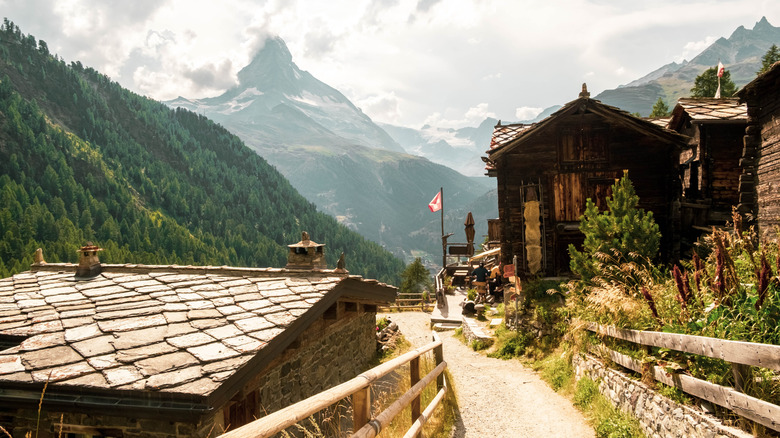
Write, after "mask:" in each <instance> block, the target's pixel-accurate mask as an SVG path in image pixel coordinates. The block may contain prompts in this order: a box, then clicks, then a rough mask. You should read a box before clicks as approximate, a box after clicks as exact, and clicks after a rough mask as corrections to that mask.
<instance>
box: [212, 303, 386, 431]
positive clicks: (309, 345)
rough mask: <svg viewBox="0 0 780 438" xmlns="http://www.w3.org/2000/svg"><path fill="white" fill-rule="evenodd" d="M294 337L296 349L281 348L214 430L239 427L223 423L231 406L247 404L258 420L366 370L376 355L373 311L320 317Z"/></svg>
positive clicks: (226, 420)
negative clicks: (283, 349) (296, 337)
mask: <svg viewBox="0 0 780 438" xmlns="http://www.w3.org/2000/svg"><path fill="white" fill-rule="evenodd" d="M361 307H362V306H361ZM299 339H300V344H299V345H298V346H296V348H289V349H288V350H287V351H285V353H284V354H282V355H281V356H280V357H279V358H278V359H276V360H275V361H274V362H273V363H271V364H270V365H269V366H268V367H267V371H265V372H263V373H261V374H260V375H258V376H257V377H256V378H254V379H252V381H250V382H249V383H248V384H247V385H246V387H244V388H243V390H242V391H241V392H240V393H239V394H238V395H237V396H236V397H235V398H234V400H233V402H231V403H229V404H228V406H225V407H224V408H223V409H222V410H221V411H222V414H221V415H220V414H217V417H218V418H216V420H215V421H216V423H217V425H218V428H219V429H220V430H222V428H224V427H227V426H230V428H231V429H232V428H235V427H236V426H238V425H239V424H237V422H235V421H229V417H230V409H231V405H232V406H236V405H244V406H247V407H248V408H249V409H250V410H253V411H254V412H250V414H249V416H250V417H256V418H260V417H262V416H264V415H266V414H269V413H271V412H274V411H277V410H279V409H281V408H283V407H285V406H289V405H291V404H293V403H296V402H298V401H301V400H303V399H305V398H308V397H310V396H312V395H314V394H317V393H319V392H322V391H324V390H326V389H328V388H331V387H333V386H336V385H337V384H339V383H342V382H345V381H347V380H349V379H352V378H354V377H355V376H357V375H358V374H360V373H361V372H363V371H365V370H367V369H368V367H369V364H370V362H371V360H372V359H373V358H374V356H375V353H376V313H375V312H363V311H362V310H361V311H360V312H347V313H346V314H345V316H343V317H342V318H341V319H339V320H338V321H334V322H328V321H327V320H322V319H321V320H320V321H318V322H317V323H315V324H313V325H312V326H311V327H309V328H308V329H307V330H306V331H305V332H304V333H303V334H302V335H301V337H300V338H299ZM247 400H254V402H250V403H247ZM252 403H254V404H256V406H255V407H251V406H250V405H251V404H252ZM219 417H221V418H219Z"/></svg>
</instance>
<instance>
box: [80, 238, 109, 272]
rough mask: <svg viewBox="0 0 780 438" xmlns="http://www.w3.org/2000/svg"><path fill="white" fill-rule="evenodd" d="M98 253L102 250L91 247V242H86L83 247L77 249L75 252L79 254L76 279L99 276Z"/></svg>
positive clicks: (100, 269)
mask: <svg viewBox="0 0 780 438" xmlns="http://www.w3.org/2000/svg"><path fill="white" fill-rule="evenodd" d="M98 251H103V248H99V247H98V246H96V245H93V244H92V242H87V244H86V245H85V246H82V247H81V248H79V250H78V251H77V252H78V253H79V267H78V268H76V277H83V278H88V277H94V276H96V275H98V274H100V272H101V271H102V268H101V266H100V260H99V259H98V256H97V253H98Z"/></svg>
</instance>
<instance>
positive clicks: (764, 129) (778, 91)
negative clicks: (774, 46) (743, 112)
mask: <svg viewBox="0 0 780 438" xmlns="http://www.w3.org/2000/svg"><path fill="white" fill-rule="evenodd" d="M737 96H738V97H739V99H740V101H741V102H745V103H747V127H746V128H745V137H744V147H743V150H742V158H741V160H740V163H741V165H742V174H741V176H740V180H739V208H740V211H742V212H745V213H753V216H754V217H755V218H756V224H757V226H758V232H759V234H760V236H761V239H762V240H763V241H767V240H770V239H776V238H777V233H778V231H777V227H778V226H780V62H776V63H775V64H774V65H773V66H772V67H771V68H770V69H769V70H768V71H766V72H764V73H762V74H760V75H758V77H756V78H755V79H753V81H751V82H750V83H748V84H747V85H745V87H744V88H742V89H741V90H739V91H738V92H737Z"/></svg>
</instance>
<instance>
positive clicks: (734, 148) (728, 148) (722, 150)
mask: <svg viewBox="0 0 780 438" xmlns="http://www.w3.org/2000/svg"><path fill="white" fill-rule="evenodd" d="M701 130H702V136H701V137H702V138H703V139H704V141H705V142H706V147H707V150H708V156H707V157H706V158H707V163H706V165H705V166H704V169H705V172H706V175H705V176H704V177H705V178H706V180H707V182H706V185H707V190H705V196H706V197H708V198H711V199H712V206H713V208H714V209H715V210H718V211H723V212H725V213H726V214H727V217H729V218H730V217H731V207H732V206H736V205H737V204H738V203H739V191H738V187H739V175H740V173H741V169H740V166H739V159H740V158H741V157H742V137H743V136H744V134H745V125H743V124H732V125H702V126H701Z"/></svg>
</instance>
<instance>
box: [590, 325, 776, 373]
mask: <svg viewBox="0 0 780 438" xmlns="http://www.w3.org/2000/svg"><path fill="white" fill-rule="evenodd" d="M585 328H586V329H587V330H590V331H592V332H595V333H599V334H602V335H606V336H609V337H612V338H617V339H622V340H624V341H629V342H633V343H635V344H640V345H649V346H651V347H659V348H668V349H670V350H677V351H682V352H685V353H692V354H698V355H700V356H706V357H711V358H713V359H722V360H724V361H726V362H730V363H737V364H742V365H750V366H754V367H762V368H768V369H771V370H775V371H780V345H770V344H758V343H754V342H743V341H729V340H726V339H717V338H709V337H706V336H694V335H683V334H679V333H663V332H652V331H639V330H629V329H620V328H617V327H613V326H606V325H599V324H595V323H586V326H585Z"/></svg>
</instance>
